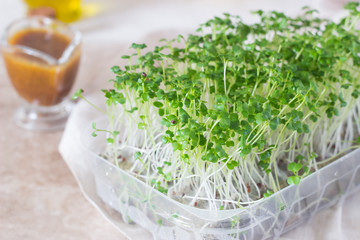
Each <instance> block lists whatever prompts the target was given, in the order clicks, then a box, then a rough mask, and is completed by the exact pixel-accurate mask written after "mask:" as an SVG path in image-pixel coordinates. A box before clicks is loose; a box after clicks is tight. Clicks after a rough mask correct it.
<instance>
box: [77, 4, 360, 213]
mask: <svg viewBox="0 0 360 240" xmlns="http://www.w3.org/2000/svg"><path fill="white" fill-rule="evenodd" d="M346 9H347V11H348V15H347V16H346V17H345V18H343V19H342V20H340V21H339V22H338V23H335V22H332V21H329V20H326V19H321V18H319V17H318V16H317V13H316V11H314V10H312V9H309V8H304V10H303V11H304V12H303V14H302V15H300V16H298V17H294V18H293V17H289V16H286V15H285V14H283V13H279V12H275V11H272V12H269V13H265V12H263V11H257V12H255V14H257V15H258V17H259V19H260V21H259V22H258V23H256V24H252V25H248V24H245V23H244V22H242V21H241V20H240V18H239V17H237V16H232V15H230V14H224V16H223V17H215V18H213V19H211V20H209V21H207V22H205V23H204V24H202V25H201V26H200V27H199V28H198V30H197V33H196V34H191V35H189V36H188V37H183V36H179V37H178V38H176V39H173V40H170V41H166V40H164V41H162V42H161V43H163V44H164V45H161V46H157V47H155V48H154V50H153V51H148V52H146V48H147V47H146V45H145V44H135V43H134V44H133V45H132V46H131V48H133V49H134V50H135V53H134V54H133V55H130V56H128V55H125V56H123V57H122V58H124V59H129V64H128V65H127V66H121V67H120V66H113V67H112V68H111V70H112V71H113V73H114V74H115V78H114V79H112V80H111V81H112V82H113V89H108V90H103V92H104V95H105V98H106V103H107V110H106V115H107V116H108V118H109V123H110V127H109V130H108V132H107V134H108V135H109V137H108V140H107V141H108V143H109V149H107V151H106V154H107V155H108V157H107V158H108V159H109V160H110V161H116V160H115V159H117V158H116V156H117V155H118V154H119V151H120V150H121V151H123V150H124V149H128V151H129V153H131V154H133V155H134V157H133V158H132V159H131V160H129V161H132V166H131V167H130V168H129V169H127V171H129V172H130V173H134V175H135V176H139V178H141V179H142V180H143V181H144V182H146V183H147V184H149V185H151V186H152V187H154V188H156V189H157V190H159V191H160V192H162V193H164V194H167V195H168V196H169V197H174V198H176V199H177V200H179V201H181V202H182V203H184V204H188V205H189V206H196V207H200V208H208V209H217V210H218V209H231V208H238V207H242V206H246V205H249V204H251V203H253V202H254V201H257V200H259V199H261V198H262V197H268V196H270V195H271V194H273V193H274V192H276V191H278V190H280V189H281V188H283V187H284V186H286V185H287V184H298V183H299V182H300V180H301V179H302V178H303V177H305V176H306V175H308V174H310V173H311V172H313V171H316V170H317V169H318V168H320V165H319V163H320V162H321V163H323V162H327V161H330V160H329V159H333V158H334V157H336V156H339V155H340V154H342V153H343V152H344V151H346V150H347V149H350V148H352V147H354V145H353V143H354V142H355V140H356V139H357V137H358V136H359V133H360V102H359V99H358V97H359V96H360V76H359V75H360V74H359V73H360V70H359V67H360V40H359V39H360V38H359V37H360V36H359V30H358V29H357V28H356V24H357V23H358V22H359V19H360V12H359V3H349V4H347V5H346ZM175 43H176V44H175ZM179 45H180V46H182V47H179ZM134 60H136V61H134ZM75 95H76V97H80V98H83V95H82V91H79V92H77V93H76V94H75ZM94 131H95V133H98V132H99V131H101V130H99V129H97V128H96V126H95V127H94ZM119 131H120V132H121V131H123V132H122V134H119ZM173 193H179V194H180V193H183V194H180V195H179V194H173ZM223 202H224V203H223Z"/></svg>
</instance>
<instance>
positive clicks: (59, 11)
mask: <svg viewBox="0 0 360 240" xmlns="http://www.w3.org/2000/svg"><path fill="white" fill-rule="evenodd" d="M24 1H25V3H26V4H27V6H28V8H29V10H32V9H34V8H38V7H51V8H53V9H54V10H55V12H56V18H57V19H59V20H60V21H63V22H67V23H69V22H73V21H76V20H77V19H79V18H80V16H81V0H61V1H59V0H24Z"/></svg>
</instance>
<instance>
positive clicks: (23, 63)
mask: <svg viewBox="0 0 360 240" xmlns="http://www.w3.org/2000/svg"><path fill="white" fill-rule="evenodd" d="M70 42H71V40H70V39H69V38H68V37H67V36H64V35H61V34H59V33H56V32H50V31H46V30H41V29H27V30H23V31H20V32H18V33H16V34H14V35H13V36H11V38H10V39H9V44H10V45H22V46H27V47H30V48H32V49H36V50H39V51H40V52H43V53H46V54H48V55H50V56H52V57H54V58H55V59H59V58H60V57H61V56H62V54H63V52H64V50H65V49H66V48H67V47H68V45H69V44H70ZM3 56H4V60H5V65H6V68H7V71H8V74H9V77H10V79H11V82H12V84H13V85H14V87H15V89H16V90H17V92H18V93H19V95H20V96H22V97H23V98H24V99H25V100H26V101H28V102H29V103H35V104H37V105H41V106H51V105H56V104H58V103H60V102H61V101H62V100H63V99H64V98H65V97H66V96H67V95H68V93H69V92H70V90H71V87H72V85H73V83H74V81H75V77H76V74H77V70H78V66H79V62H80V50H76V51H75V52H74V53H73V55H72V56H71V57H70V59H69V60H68V61H67V62H66V63H64V64H61V65H52V64H49V63H47V62H46V61H44V60H43V59H41V58H38V57H35V56H30V55H27V54H25V53H23V52H20V51H13V52H9V51H3Z"/></svg>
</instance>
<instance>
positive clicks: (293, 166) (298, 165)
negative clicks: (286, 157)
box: [288, 162, 302, 173]
mask: <svg viewBox="0 0 360 240" xmlns="http://www.w3.org/2000/svg"><path fill="white" fill-rule="evenodd" d="M301 168H302V165H301V163H296V162H292V163H289V165H288V170H289V171H291V172H293V173H297V172H298V171H299V170H300V169H301Z"/></svg>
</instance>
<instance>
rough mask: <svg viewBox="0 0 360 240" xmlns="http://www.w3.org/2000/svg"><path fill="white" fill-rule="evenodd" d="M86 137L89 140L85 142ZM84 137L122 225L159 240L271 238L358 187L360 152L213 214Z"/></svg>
mask: <svg viewBox="0 0 360 240" xmlns="http://www.w3.org/2000/svg"><path fill="white" fill-rule="evenodd" d="M87 136H88V137H87ZM87 136H83V137H84V138H86V139H83V140H84V141H83V143H84V147H85V149H86V155H85V156H86V157H87V160H88V167H89V170H90V172H91V173H92V175H93V177H94V182H95V184H96V189H97V193H98V195H99V196H100V198H101V199H102V200H103V201H104V202H105V203H106V204H108V205H109V206H110V207H112V208H113V209H115V210H116V211H118V212H119V213H121V215H122V217H123V219H124V221H126V222H128V223H136V224H138V225H140V226H142V227H143V228H145V229H147V230H148V231H150V232H151V233H152V234H153V236H154V238H156V239H174V240H175V239H269V238H274V237H278V236H280V235H281V234H282V233H284V232H286V231H288V230H290V229H292V228H294V227H296V226H298V225H299V224H300V223H302V222H304V221H306V220H307V219H309V218H310V217H311V216H313V215H314V214H316V212H318V211H320V210H321V209H323V208H326V207H329V206H332V205H334V204H335V203H336V202H337V201H338V200H339V199H340V198H343V197H346V196H347V195H350V194H351V193H353V192H355V191H356V190H359V188H360V149H356V150H354V151H352V152H351V153H349V154H347V155H345V156H343V157H342V158H340V159H338V160H336V161H334V162H332V163H331V164H329V165H327V166H325V167H323V168H322V169H320V170H319V171H317V172H315V173H313V174H311V175H310V176H308V177H306V178H304V179H303V180H302V181H301V183H300V184H299V185H292V186H288V187H286V188H284V189H282V190H281V191H279V192H277V193H275V194H273V195H272V196H271V197H269V198H266V199H263V200H261V201H259V202H257V203H256V204H253V205H251V206H249V207H246V208H244V209H236V210H217V211H209V210H203V209H198V208H195V207H191V206H187V205H183V204H181V203H179V202H177V201H175V200H173V199H170V198H169V197H167V196H165V195H164V194H162V193H160V192H158V191H157V190H154V189H152V188H151V187H150V186H148V185H146V184H145V183H143V182H142V181H140V180H138V179H136V178H134V177H133V176H130V175H129V174H128V173H126V172H125V171H123V170H122V169H120V168H117V167H116V166H114V165H113V164H111V163H110V162H108V161H107V160H105V159H103V158H102V157H100V156H99V153H101V152H102V151H103V150H104V148H105V144H106V140H105V136H101V135H99V136H98V137H96V138H93V137H91V136H90V134H88V135H87Z"/></svg>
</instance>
